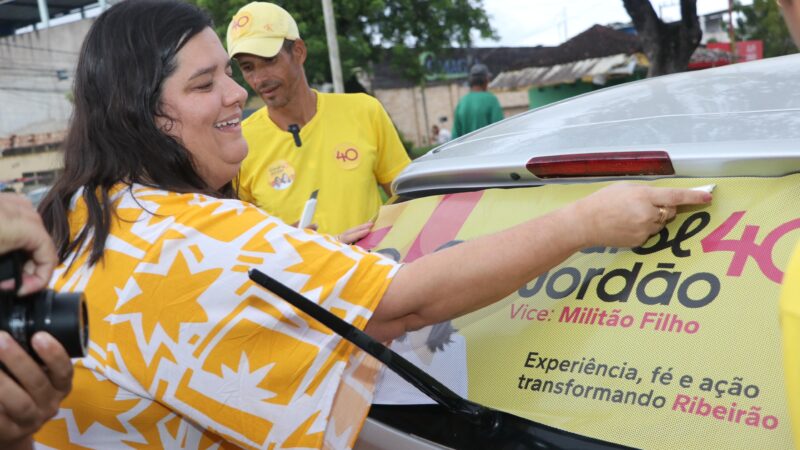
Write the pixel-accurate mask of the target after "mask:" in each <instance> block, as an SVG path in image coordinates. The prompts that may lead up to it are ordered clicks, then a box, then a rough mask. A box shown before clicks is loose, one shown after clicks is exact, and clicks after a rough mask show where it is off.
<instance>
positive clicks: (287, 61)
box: [227, 2, 410, 241]
mask: <svg viewBox="0 0 800 450" xmlns="http://www.w3.org/2000/svg"><path fill="white" fill-rule="evenodd" d="M227 41H228V53H229V55H230V56H231V58H233V59H235V60H236V61H237V62H238V64H239V68H240V69H241V70H242V74H243V75H244V79H245V80H246V81H247V84H249V85H250V87H251V88H252V89H253V91H255V92H256V93H257V94H258V95H259V96H261V99H262V100H263V101H264V103H265V104H266V106H264V107H263V108H261V109H259V110H258V111H256V112H255V113H254V114H253V115H251V116H250V117H248V118H247V119H246V120H245V121H244V122H243V123H242V130H243V133H244V137H245V139H246V140H247V142H248V144H249V146H250V153H249V154H248V156H247V158H246V159H245V160H244V162H243V163H242V170H241V173H240V174H239V180H238V189H239V197H240V198H241V199H242V200H246V201H249V202H251V203H253V204H255V205H256V206H258V207H259V208H263V209H264V210H266V211H268V212H269V213H270V214H273V215H275V216H277V217H279V218H281V219H282V220H284V221H285V222H287V223H294V222H296V221H297V220H298V219H299V218H300V215H301V214H302V211H303V206H304V205H305V203H306V201H308V199H309V197H310V196H311V194H312V193H313V192H315V191H318V196H317V207H316V212H315V214H314V219H313V223H315V224H316V225H317V230H319V231H320V232H324V233H330V234H339V233H343V232H345V231H346V230H349V229H351V228H353V227H356V226H358V225H361V224H363V223H365V222H367V221H369V220H370V219H372V218H373V217H374V216H376V215H377V213H378V208H379V207H380V206H381V204H382V200H381V196H380V193H379V191H378V189H379V186H380V187H381V188H382V189H383V190H384V191H385V192H386V195H388V196H391V195H392V192H391V182H392V180H394V178H395V177H396V176H397V175H398V174H399V173H400V171H402V170H403V169H404V168H405V167H406V165H408V163H409V162H410V160H409V158H408V155H407V154H406V151H405V148H404V147H403V144H402V142H401V141H400V137H399V136H398V134H397V130H396V129H395V127H394V125H393V124H392V121H391V120H390V119H389V115H388V114H387V113H386V111H385V110H384V109H383V107H382V106H381V104H380V103H379V102H378V101H377V100H376V99H375V98H373V97H371V96H369V95H366V94H326V93H321V92H318V91H316V90H314V89H311V88H310V87H309V85H308V81H307V79H306V74H305V70H304V68H303V64H304V63H305V60H306V57H307V54H308V53H307V50H306V44H305V42H304V41H303V39H302V38H301V37H300V34H299V32H298V29H297V24H296V23H295V21H294V19H293V18H292V16H291V15H290V14H289V13H288V12H287V11H286V10H284V9H283V8H281V7H280V6H277V5H274V4H272V3H264V2H253V3H249V4H247V5H246V6H244V7H242V8H241V9H240V10H239V11H238V12H237V13H236V15H234V16H233V19H231V23H230V25H229V27H228V35H227ZM345 241H348V240H347V239H345Z"/></svg>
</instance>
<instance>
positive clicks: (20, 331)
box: [0, 289, 89, 360]
mask: <svg viewBox="0 0 800 450" xmlns="http://www.w3.org/2000/svg"><path fill="white" fill-rule="evenodd" d="M11 303H12V304H11V305H10V306H11V307H10V308H9V309H8V310H7V318H6V321H5V323H3V324H0V329H3V328H5V329H6V330H7V331H8V332H9V333H10V334H11V335H12V336H13V337H14V340H15V341H17V343H19V344H20V345H21V346H22V347H23V348H24V349H25V350H26V351H27V352H28V353H29V354H30V355H31V356H33V357H34V358H36V359H37V360H38V359H39V358H38V356H37V355H36V352H35V351H33V349H32V348H31V346H30V341H31V338H32V337H33V335H34V334H36V333H37V332H39V331H46V332H47V333H50V334H51V335H52V336H53V337H54V338H56V340H57V341H58V342H59V343H60V344H61V345H62V346H63V347H64V349H65V350H66V351H67V354H68V355H69V356H70V358H81V357H84V356H86V347H87V346H88V341H89V317H88V314H87V311H86V302H85V301H84V298H83V294H82V293H56V292H55V291H52V290H49V289H48V290H45V291H42V292H37V293H35V294H32V295H29V296H26V297H21V298H16V299H14V300H13V301H12V302H11Z"/></svg>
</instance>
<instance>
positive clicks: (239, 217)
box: [35, 185, 399, 449]
mask: <svg viewBox="0 0 800 450" xmlns="http://www.w3.org/2000/svg"><path fill="white" fill-rule="evenodd" d="M80 194H81V193H80V192H79V193H78V194H76V196H75V198H74V199H73V204H72V207H71V210H70V215H69V221H70V229H71V233H72V235H73V237H74V236H75V235H76V233H77V232H78V231H79V230H80V229H81V228H82V227H83V224H84V223H85V220H86V206H85V204H84V203H83V200H82V199H81V198H80ZM113 200H114V204H115V206H116V217H113V216H112V217H113V218H112V226H111V233H110V235H109V237H108V240H107V241H106V247H105V252H104V256H103V259H102V260H101V262H99V263H98V264H96V265H94V266H91V267H90V266H88V265H87V264H86V261H87V253H88V252H87V251H86V250H87V249H86V248H84V249H81V251H79V252H76V253H75V254H73V255H71V257H70V258H69V259H68V260H67V261H66V264H65V265H62V266H61V267H59V268H58V269H57V272H56V276H55V277H54V282H53V283H52V285H53V287H54V288H55V289H56V290H59V291H84V292H85V294H86V298H87V303H88V306H89V317H90V339H91V340H90V347H89V355H88V356H87V357H86V358H83V359H81V360H79V362H78V363H77V365H76V370H75V378H74V382H73V391H72V393H71V394H70V395H69V396H68V397H67V399H66V400H65V401H64V402H63V403H62V406H61V409H60V411H59V413H58V415H57V416H56V417H55V418H54V419H53V420H51V421H50V422H49V423H48V424H47V425H46V426H45V427H44V428H43V429H42V430H41V431H40V432H39V433H37V434H36V436H35V437H36V441H37V447H40V448H48V447H52V448H58V449H67V448H96V449H110V448H136V449H139V448H168V449H169V448H192V449H194V448H202V449H207V448H235V447H245V448H268V449H272V448H289V447H291V448H319V447H327V448H347V447H349V446H351V445H352V443H353V442H354V440H355V437H356V436H357V434H358V432H359V431H360V428H361V425H362V423H363V420H364V418H365V416H366V412H367V410H368V408H369V403H370V400H371V394H372V386H373V381H374V375H375V373H376V371H377V367H378V363H377V362H376V361H375V360H374V359H372V358H370V357H365V356H364V353H363V352H360V351H358V350H357V349H356V348H355V347H353V346H352V345H351V344H349V343H347V342H346V341H343V340H341V339H340V338H339V337H338V336H337V335H335V334H333V333H331V332H330V331H329V330H328V329H326V328H324V327H323V326H321V325H320V324H319V323H317V322H315V321H314V320H313V319H311V318H309V317H308V316H305V315H304V314H302V313H299V312H297V311H296V310H294V309H293V308H292V307H291V306H290V305H289V304H288V303H286V302H284V301H283V300H281V299H280V298H278V297H275V296H274V295H272V294H271V293H269V292H268V291H265V290H264V289H262V288H261V287H259V286H258V285H256V284H254V283H252V282H251V281H250V280H249V279H248V276H247V271H248V269H250V268H258V269H259V270H262V271H264V272H266V273H268V274H270V275H271V276H273V277H275V278H276V279H278V280H279V281H281V282H282V283H284V284H286V285H288V286H290V287H292V288H293V289H295V290H296V291H299V292H301V293H303V294H304V295H305V296H307V297H309V298H311V299H312V300H314V301H316V302H317V303H319V304H320V305H321V306H323V307H325V308H326V309H328V310H330V311H331V312H333V313H334V314H336V315H337V316H339V317H341V318H343V319H345V320H346V321H348V322H350V323H352V324H353V325H355V326H356V327H359V328H361V329H363V328H364V327H365V326H366V323H367V321H368V320H369V318H370V316H371V314H372V312H373V311H374V309H375V307H376V306H377V304H378V302H379V301H380V299H381V297H382V296H383V294H384V292H385V290H386V288H387V287H388V285H389V283H390V281H391V279H392V277H393V276H394V274H395V273H396V271H397V270H398V267H399V266H398V265H396V264H395V263H394V262H393V261H391V260H388V259H386V258H383V257H381V256H380V255H376V254H372V253H368V252H365V251H363V250H361V249H359V248H357V247H354V246H346V245H342V244H340V243H338V242H336V241H335V240H333V239H332V238H331V237H329V236H324V235H318V234H315V233H311V232H308V231H304V230H298V229H296V228H293V227H290V226H288V225H285V224H284V223H283V222H281V221H279V220H277V219H275V218H273V217H270V216H269V215H267V214H266V213H264V212H263V211H261V210H259V209H257V208H255V207H254V206H252V205H250V204H247V203H244V202H240V201H237V200H220V199H215V198H211V197H207V196H203V195H199V194H178V193H174V192H167V191H163V190H157V189H153V188H147V187H143V186H139V185H134V186H132V187H131V189H128V187H127V186H124V187H123V186H118V187H117V189H115V190H114V191H113ZM70 264H72V266H71V267H70Z"/></svg>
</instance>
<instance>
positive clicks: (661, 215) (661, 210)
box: [656, 206, 669, 226]
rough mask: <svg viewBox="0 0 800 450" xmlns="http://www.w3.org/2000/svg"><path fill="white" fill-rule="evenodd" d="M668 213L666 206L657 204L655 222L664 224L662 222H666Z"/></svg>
mask: <svg viewBox="0 0 800 450" xmlns="http://www.w3.org/2000/svg"><path fill="white" fill-rule="evenodd" d="M668 214H669V213H668V212H667V208H666V207H664V206H659V207H658V219H657V220H656V223H657V224H659V225H661V226H664V224H666V223H667V216H668Z"/></svg>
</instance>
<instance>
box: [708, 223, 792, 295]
mask: <svg viewBox="0 0 800 450" xmlns="http://www.w3.org/2000/svg"><path fill="white" fill-rule="evenodd" d="M744 214H745V212H744V211H737V212H735V213H733V214H731V215H730V217H728V218H727V219H726V220H725V222H724V223H723V224H722V225H720V226H719V227H717V229H716V230H714V231H712V232H711V234H709V235H708V236H706V237H705V238H703V240H702V241H700V243H701V244H702V246H703V252H704V253H710V252H732V253H733V259H732V260H731V264H730V266H728V273H727V275H728V276H731V277H738V276H741V275H742V271H743V270H744V265H745V263H746V262H747V258H753V260H755V262H756V264H758V268H759V269H761V273H763V274H764V275H765V276H766V277H767V278H768V279H770V280H772V281H774V282H775V283H780V282H781V280H782V279H783V271H781V270H780V269H779V268H778V267H777V266H775V262H774V260H773V259H772V252H773V250H774V249H775V245H776V244H777V243H778V241H779V240H780V239H781V238H782V237H783V236H785V235H786V234H788V233H789V232H791V231H794V230H796V229H800V219H794V220H790V221H788V222H786V223H784V224H782V225H779V226H778V227H776V228H775V229H774V230H772V231H770V232H769V234H767V236H766V237H765V238H764V240H763V241H761V244H756V236H758V231H759V229H760V227H759V226H757V225H746V226H745V227H744V232H742V237H741V238H739V239H725V237H726V236H728V234H729V233H730V232H731V230H733V228H734V227H736V225H737V224H738V223H739V221H740V220H742V217H743V216H744Z"/></svg>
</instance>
